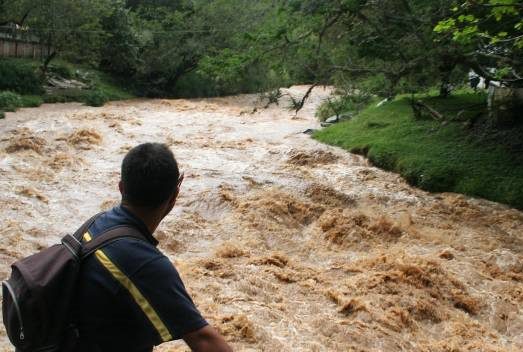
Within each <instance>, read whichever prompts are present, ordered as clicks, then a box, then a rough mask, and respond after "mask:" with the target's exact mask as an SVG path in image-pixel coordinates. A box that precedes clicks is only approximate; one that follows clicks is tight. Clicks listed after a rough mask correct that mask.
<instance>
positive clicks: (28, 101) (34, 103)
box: [22, 95, 44, 108]
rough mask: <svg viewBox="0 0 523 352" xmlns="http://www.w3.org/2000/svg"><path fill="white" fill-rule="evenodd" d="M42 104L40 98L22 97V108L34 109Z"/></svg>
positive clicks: (35, 96) (42, 101)
mask: <svg viewBox="0 0 523 352" xmlns="http://www.w3.org/2000/svg"><path fill="white" fill-rule="evenodd" d="M43 103H44V100H43V99H42V97H41V96H38V95H23V96H22V106H23V107H27V108H36V107H38V106H40V105H42V104H43Z"/></svg>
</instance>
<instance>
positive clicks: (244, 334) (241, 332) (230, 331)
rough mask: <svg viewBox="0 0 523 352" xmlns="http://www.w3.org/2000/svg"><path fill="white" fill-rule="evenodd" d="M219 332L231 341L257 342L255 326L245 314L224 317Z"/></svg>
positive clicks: (219, 325)
mask: <svg viewBox="0 0 523 352" xmlns="http://www.w3.org/2000/svg"><path fill="white" fill-rule="evenodd" d="M218 330H219V331H220V333H221V334H222V335H224V336H225V338H226V339H227V340H229V341H246V342H250V343H253V342H256V335H255V333H254V326H253V324H252V323H251V321H250V320H249V319H248V318H247V316H246V315H244V314H240V315H231V316H226V317H223V318H222V319H221V321H220V322H219V323H218Z"/></svg>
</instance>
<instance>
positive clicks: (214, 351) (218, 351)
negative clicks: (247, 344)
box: [183, 325, 232, 352]
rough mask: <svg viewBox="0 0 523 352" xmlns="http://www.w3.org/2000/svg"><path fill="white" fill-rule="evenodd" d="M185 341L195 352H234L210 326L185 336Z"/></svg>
mask: <svg viewBox="0 0 523 352" xmlns="http://www.w3.org/2000/svg"><path fill="white" fill-rule="evenodd" d="M183 340H184V341H185V343H187V345H189V347H190V348H191V350H192V351H194V352H232V348H231V347H230V346H229V345H228V344H227V342H225V340H224V339H223V337H222V336H221V335H220V334H219V333H218V332H217V331H216V330H215V329H214V328H213V327H211V326H210V325H207V326H204V327H203V328H201V329H198V330H196V331H193V332H190V333H188V334H186V335H184V336H183Z"/></svg>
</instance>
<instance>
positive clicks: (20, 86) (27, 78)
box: [0, 59, 43, 94]
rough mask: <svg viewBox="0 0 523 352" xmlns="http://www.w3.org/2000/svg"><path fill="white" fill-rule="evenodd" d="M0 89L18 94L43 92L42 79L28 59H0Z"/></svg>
mask: <svg viewBox="0 0 523 352" xmlns="http://www.w3.org/2000/svg"><path fill="white" fill-rule="evenodd" d="M0 89H1V90H11V91H14V92H17V93H20V94H40V93H42V92H43V89H42V79H41V77H40V75H39V74H38V73H37V68H36V67H35V66H34V65H32V64H31V63H30V62H28V61H24V60H16V59H0Z"/></svg>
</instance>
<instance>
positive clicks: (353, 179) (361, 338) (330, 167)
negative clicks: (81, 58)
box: [0, 87, 523, 352]
mask: <svg viewBox="0 0 523 352" xmlns="http://www.w3.org/2000/svg"><path fill="white" fill-rule="evenodd" d="M306 89H307V87H293V88H291V89H289V90H286V91H287V92H289V93H291V94H293V95H295V96H298V95H300V94H303V93H304V92H305V91H306ZM329 93H330V90H329V89H320V88H318V89H317V90H315V91H314V93H313V95H312V99H311V100H310V101H309V102H308V103H307V104H306V106H305V108H304V109H303V110H302V111H301V112H300V113H299V114H298V116H297V118H295V117H294V114H293V113H292V112H289V111H286V110H285V109H283V108H280V107H277V106H271V107H270V108H268V109H263V108H262V107H263V106H264V105H265V104H264V102H261V101H260V100H259V99H258V97H256V96H253V95H242V96H237V97H228V98H217V99H195V100H132V101H124V102H115V103H110V104H107V105H106V106H105V107H102V108H92V107H85V106H81V105H80V104H55V105H44V106H42V107H40V108H36V109H21V110H20V111H19V112H17V113H8V114H7V117H6V119H5V120H2V121H1V123H0V130H1V135H2V136H4V137H3V139H0V188H1V193H0V198H1V199H0V207H1V212H0V219H1V223H2V227H0V274H1V276H2V278H4V277H6V276H7V275H8V272H9V264H10V263H11V262H12V261H14V260H16V259H17V258H20V257H23V256H25V255H28V254H30V253H33V252H34V251H37V250H39V249H41V248H45V247H46V246H48V245H51V244H53V243H57V242H58V240H59V238H60V236H61V235H63V234H65V233H66V232H68V231H71V230H72V229H74V228H75V227H76V226H78V225H79V224H80V223H81V222H82V221H83V220H84V219H85V218H87V217H88V216H90V215H91V214H93V213H96V212H98V211H99V210H100V209H102V210H103V209H109V208H110V207H112V206H114V205H115V204H117V203H118V187H117V183H118V179H119V164H120V162H121V159H122V157H123V155H124V153H125V152H126V151H127V150H129V149H130V148H131V147H132V146H133V145H136V144H138V143H141V142H145V141H160V142H165V143H167V144H168V145H169V146H170V147H171V148H172V150H173V151H174V152H175V154H176V156H177V158H178V160H179V163H180V166H181V168H182V170H183V171H184V172H185V181H184V184H183V187H182V193H181V195H180V199H179V201H178V204H177V207H176V208H175V211H174V212H173V213H172V214H170V215H169V216H168V217H167V218H166V219H165V221H164V222H163V223H162V225H161V226H160V228H159V229H158V230H157V232H156V236H157V238H158V239H159V241H160V248H161V249H162V250H163V251H164V252H165V253H166V254H167V255H168V257H169V258H170V259H171V260H172V261H173V263H174V264H175V265H176V267H177V268H178V270H179V272H180V274H181V276H182V277H183V279H184V281H185V284H186V286H187V289H188V290H189V292H190V293H191V294H192V296H193V298H194V300H195V302H196V304H197V305H198V307H199V308H200V310H201V311H202V313H203V314H204V316H205V317H206V318H207V319H208V320H209V321H210V322H211V323H212V324H213V325H214V326H216V327H217V328H218V329H219V330H220V331H221V332H222V334H223V335H224V336H225V338H226V339H227V340H228V341H230V342H231V344H232V345H233V346H234V348H235V350H238V351H368V352H371V351H372V352H377V351H387V352H388V351H391V352H396V351H398V352H399V351H426V352H448V351H510V352H515V351H521V350H523V311H522V308H521V307H522V306H523V213H521V212H519V211H516V210H514V209H510V208H507V207H505V206H502V205H499V204H495V203H491V202H487V201H483V200H478V199H472V198H468V197H464V196H460V195H455V194H428V193H426V192H423V191H420V190H417V189H414V188H411V187H410V186H408V185H407V184H406V183H405V182H404V181H403V180H401V179H400V178H399V177H398V176H397V175H394V174H391V173H387V172H384V171H382V170H379V169H376V168H373V167H371V166H369V164H368V162H367V161H366V160H365V159H364V158H363V157H361V156H358V155H353V154H348V153H345V152H342V151H341V150H338V149H335V148H330V147H327V146H324V145H321V144H319V143H317V142H315V141H313V140H311V139H310V138H309V137H308V136H307V135H304V134H302V133H301V131H304V130H306V129H308V128H317V127H318V123H317V121H316V120H315V119H314V116H313V113H314V110H315V109H316V107H317V106H318V104H319V103H320V102H321V101H322V100H323V99H326V97H327V96H328V95H329ZM280 105H281V106H286V104H285V102H282V104H280ZM254 107H257V109H256V110H255V112H254V113H253V111H254ZM0 350H4V351H10V350H11V349H10V348H9V347H8V342H7V339H6V337H5V332H3V331H1V332H0ZM157 350H158V351H187V350H188V349H187V347H186V346H185V345H184V344H183V343H181V342H171V343H169V344H166V345H162V346H160V347H158V348H157Z"/></svg>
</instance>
